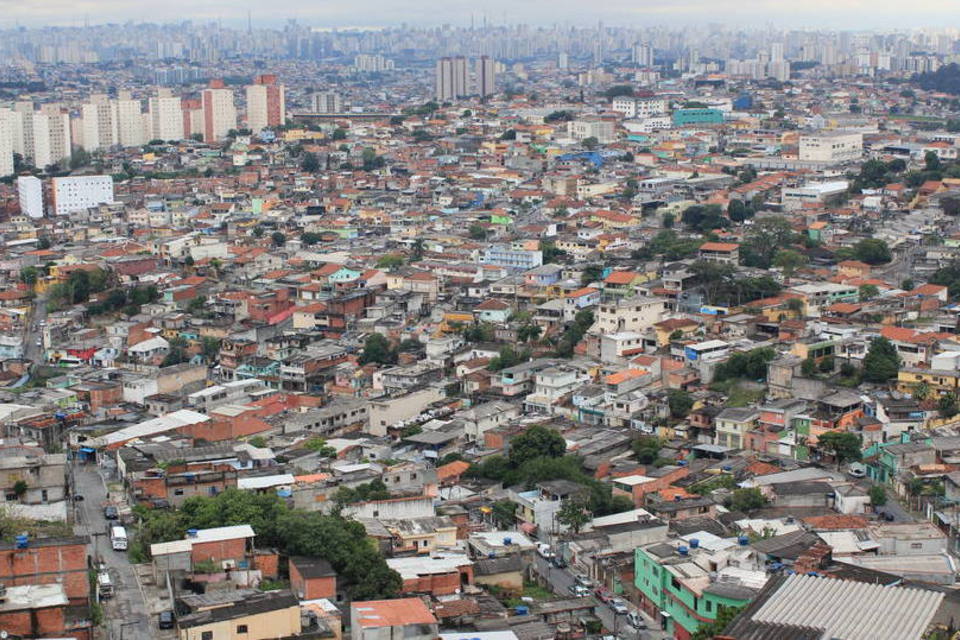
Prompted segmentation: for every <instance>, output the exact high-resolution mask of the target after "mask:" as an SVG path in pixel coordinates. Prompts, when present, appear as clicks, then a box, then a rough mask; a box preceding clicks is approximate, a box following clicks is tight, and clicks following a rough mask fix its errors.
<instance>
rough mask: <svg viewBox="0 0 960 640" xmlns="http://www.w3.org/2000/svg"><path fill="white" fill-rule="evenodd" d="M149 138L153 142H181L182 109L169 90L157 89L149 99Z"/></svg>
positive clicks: (178, 99)
mask: <svg viewBox="0 0 960 640" xmlns="http://www.w3.org/2000/svg"><path fill="white" fill-rule="evenodd" d="M150 125H151V126H150V137H151V138H152V139H154V140H183V137H184V136H183V108H182V107H181V106H180V98H179V97H174V96H173V94H172V92H171V91H170V89H157V97H156V98H150Z"/></svg>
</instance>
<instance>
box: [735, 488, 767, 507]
mask: <svg viewBox="0 0 960 640" xmlns="http://www.w3.org/2000/svg"><path fill="white" fill-rule="evenodd" d="M766 504H767V499H766V498H765V497H764V495H763V492H761V491H760V489H758V488H756V487H754V488H751V489H736V490H734V492H733V495H732V496H731V497H730V510H731V511H744V512H750V511H754V510H756V509H761V508H763V507H764V506H766Z"/></svg>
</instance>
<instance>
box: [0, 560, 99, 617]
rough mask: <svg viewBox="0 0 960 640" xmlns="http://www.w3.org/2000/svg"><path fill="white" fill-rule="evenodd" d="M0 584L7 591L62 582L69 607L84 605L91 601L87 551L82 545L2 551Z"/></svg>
mask: <svg viewBox="0 0 960 640" xmlns="http://www.w3.org/2000/svg"><path fill="white" fill-rule="evenodd" d="M0 582H2V583H4V584H6V585H7V586H10V587H13V586H22V585H29V584H51V583H55V582H62V583H63V589H64V591H65V592H66V595H67V598H68V599H69V600H70V601H71V603H73V604H84V603H86V601H87V599H88V598H89V597H90V582H89V580H88V578H87V547H86V545H85V544H82V543H70V544H63V545H48V546H42V547H41V546H34V547H29V548H27V549H2V550H0ZM0 628H3V627H2V626H0Z"/></svg>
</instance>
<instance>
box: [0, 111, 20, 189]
mask: <svg viewBox="0 0 960 640" xmlns="http://www.w3.org/2000/svg"><path fill="white" fill-rule="evenodd" d="M15 115H18V114H15V113H14V112H13V111H10V110H8V109H0V178H2V177H5V176H9V175H12V174H13V135H14V131H13V129H14V127H13V121H14V116H15Z"/></svg>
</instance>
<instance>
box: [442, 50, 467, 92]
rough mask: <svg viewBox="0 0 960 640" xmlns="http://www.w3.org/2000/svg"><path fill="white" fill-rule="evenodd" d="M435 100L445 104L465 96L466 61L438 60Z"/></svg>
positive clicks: (463, 59) (453, 59) (459, 58)
mask: <svg viewBox="0 0 960 640" xmlns="http://www.w3.org/2000/svg"><path fill="white" fill-rule="evenodd" d="M436 82H437V100H439V101H440V102H446V101H448V100H454V99H456V98H462V97H464V96H466V95H467V59H466V58H464V57H463V56H458V57H456V58H440V59H439V60H437V69H436Z"/></svg>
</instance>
